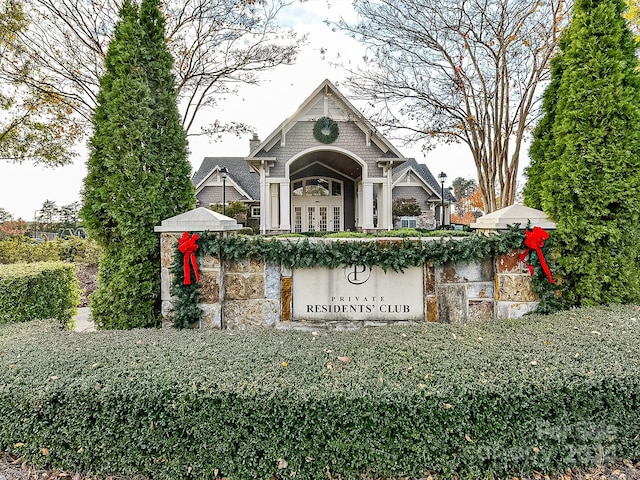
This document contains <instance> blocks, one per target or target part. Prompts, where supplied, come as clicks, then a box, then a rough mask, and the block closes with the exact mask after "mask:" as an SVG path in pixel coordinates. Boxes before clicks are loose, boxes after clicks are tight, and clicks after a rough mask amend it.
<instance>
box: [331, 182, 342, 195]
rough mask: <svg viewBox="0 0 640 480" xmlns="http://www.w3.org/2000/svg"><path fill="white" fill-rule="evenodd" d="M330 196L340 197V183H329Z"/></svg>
mask: <svg viewBox="0 0 640 480" xmlns="http://www.w3.org/2000/svg"><path fill="white" fill-rule="evenodd" d="M331 195H333V196H334V197H339V196H340V195H342V183H340V182H336V181H335V180H334V181H332V182H331Z"/></svg>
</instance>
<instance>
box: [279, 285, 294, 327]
mask: <svg viewBox="0 0 640 480" xmlns="http://www.w3.org/2000/svg"><path fill="white" fill-rule="evenodd" d="M281 283H282V286H281V288H282V291H281V297H280V298H281V309H282V315H281V320H282V321H283V322H288V321H290V320H291V319H292V318H293V317H292V313H291V304H292V296H291V295H292V287H293V285H292V279H291V277H283V278H282V279H281Z"/></svg>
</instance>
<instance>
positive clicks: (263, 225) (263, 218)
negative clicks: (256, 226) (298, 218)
mask: <svg viewBox="0 0 640 480" xmlns="http://www.w3.org/2000/svg"><path fill="white" fill-rule="evenodd" d="M268 193H269V189H268V186H267V172H266V169H265V165H264V164H263V165H261V166H260V233H262V234H263V235H264V234H265V233H267V228H268V226H269V225H271V209H270V208H269V203H270V202H269V200H270V198H269V195H268Z"/></svg>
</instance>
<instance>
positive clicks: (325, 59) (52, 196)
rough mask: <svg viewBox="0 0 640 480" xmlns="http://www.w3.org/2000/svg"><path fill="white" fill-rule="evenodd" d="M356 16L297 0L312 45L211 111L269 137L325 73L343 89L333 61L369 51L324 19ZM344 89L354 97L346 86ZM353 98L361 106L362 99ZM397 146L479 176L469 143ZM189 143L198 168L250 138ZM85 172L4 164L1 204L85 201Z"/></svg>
mask: <svg viewBox="0 0 640 480" xmlns="http://www.w3.org/2000/svg"><path fill="white" fill-rule="evenodd" d="M354 15H355V14H354V12H353V10H352V7H351V1H350V0H307V1H305V2H303V3H298V2H296V3H295V4H294V5H293V6H291V7H289V8H287V9H286V10H285V11H283V12H281V15H280V16H279V22H280V23H281V24H282V25H283V26H286V27H289V28H292V29H294V30H295V31H297V32H299V33H300V34H302V33H305V32H308V33H309V44H308V45H305V46H304V47H303V48H302V49H301V51H300V54H299V56H298V61H297V62H296V64H295V65H292V66H281V67H278V68H277V69H276V70H274V71H272V72H268V73H266V74H264V76H263V82H262V85H261V86H259V87H257V86H247V87H243V88H242V90H241V92H240V95H239V96H238V97H237V98H235V99H233V100H231V101H228V102H227V103H225V104H224V105H223V109H222V110H219V111H217V112H215V114H213V113H212V114H211V115H215V117H217V118H220V119H221V120H222V121H232V120H235V121H238V122H244V123H247V124H250V125H252V126H253V127H255V129H256V131H257V133H258V136H259V137H260V138H261V139H264V138H266V137H267V136H269V134H270V133H271V132H272V131H273V130H274V129H275V128H276V127H277V126H278V125H279V124H280V123H282V121H283V120H285V119H286V118H288V117H289V116H290V115H291V114H293V113H294V112H295V111H296V109H297V108H298V107H299V106H300V104H302V102H303V101H304V100H305V99H306V98H307V97H308V96H309V95H310V94H311V93H312V92H313V90H315V89H316V87H318V85H320V83H321V82H322V81H323V80H324V79H325V78H328V79H329V80H331V81H332V82H333V83H334V84H336V86H337V87H338V88H340V82H341V80H342V79H344V77H345V72H344V70H342V69H340V68H338V67H335V66H334V65H335V63H336V61H338V60H340V61H342V62H344V63H346V64H349V62H351V64H352V65H353V64H355V63H357V62H358V61H359V60H360V59H361V58H362V56H363V55H364V51H363V49H362V47H361V46H360V45H359V44H358V43H357V42H355V41H354V40H352V39H350V38H348V37H346V36H345V35H343V34H342V33H340V32H332V30H331V28H330V27H328V26H327V25H326V24H325V23H323V22H324V20H325V19H330V20H338V19H339V18H340V16H342V17H344V18H347V19H353V18H354ZM342 93H343V94H345V95H346V96H347V97H349V93H348V92H347V91H344V90H343V91H342ZM352 103H353V104H354V105H355V106H356V107H358V103H357V102H355V101H353V102H352ZM396 147H397V148H398V149H399V150H400V151H401V153H403V154H404V156H405V157H415V158H416V159H417V160H418V161H419V162H421V163H426V164H427V166H428V167H429V169H430V170H431V171H432V173H433V174H434V176H435V175H437V174H438V173H439V172H440V171H444V172H445V173H446V174H447V176H448V181H447V184H449V183H450V181H451V180H453V179H454V178H455V177H464V178H476V174H475V167H474V166H473V162H472V160H471V156H470V154H469V153H468V152H467V151H466V149H465V148H464V147H463V146H456V145H454V146H443V147H439V148H437V149H436V150H434V151H431V152H429V153H427V154H426V156H425V155H424V154H423V153H422V152H421V150H420V146H419V145H416V146H415V147H413V148H411V149H408V148H404V147H402V146H401V145H396ZM189 149H190V152H191V153H190V157H189V160H190V162H191V165H192V168H193V169H194V170H195V169H197V168H198V167H199V165H200V162H201V161H202V159H203V158H204V157H205V156H238V157H242V156H245V155H247V154H248V153H249V151H248V150H249V137H248V136H247V137H246V138H241V139H236V138H235V137H233V136H231V135H229V136H225V137H224V138H223V140H222V141H221V142H210V141H209V140H208V139H206V138H202V137H190V140H189ZM523 161H525V159H523ZM85 175H86V153H85V154H83V155H81V156H80V157H78V158H77V159H76V161H75V163H74V164H73V165H68V166H65V167H59V168H55V169H51V168H45V167H34V166H33V165H31V164H28V163H25V164H23V165H15V164H10V163H0V208H4V209H5V210H7V211H8V212H9V213H11V214H13V215H14V217H15V218H19V217H21V218H23V219H25V220H32V219H33V218H34V215H35V212H36V211H37V210H38V209H39V208H40V207H41V206H42V203H43V202H44V201H45V200H53V201H55V202H56V204H57V205H58V206H62V205H68V204H70V203H72V202H75V201H78V200H80V190H81V189H82V181H83V178H84V177H85Z"/></svg>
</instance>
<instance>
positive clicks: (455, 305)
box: [438, 285, 467, 323]
mask: <svg viewBox="0 0 640 480" xmlns="http://www.w3.org/2000/svg"><path fill="white" fill-rule="evenodd" d="M466 298H467V296H466V292H465V286H464V285H440V286H439V287H438V321H439V322H442V323H463V322H465V321H466V310H467V305H466V303H467V302H466Z"/></svg>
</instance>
